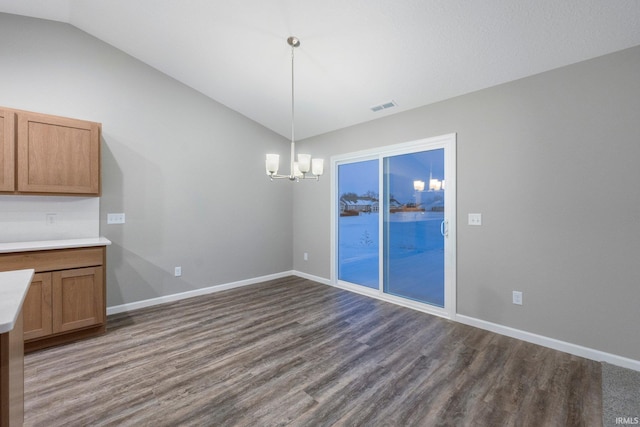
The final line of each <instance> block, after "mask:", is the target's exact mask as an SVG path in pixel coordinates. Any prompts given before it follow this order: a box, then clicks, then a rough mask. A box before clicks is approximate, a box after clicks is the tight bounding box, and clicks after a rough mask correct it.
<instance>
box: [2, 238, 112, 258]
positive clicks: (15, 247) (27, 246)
mask: <svg viewBox="0 0 640 427" xmlns="http://www.w3.org/2000/svg"><path fill="white" fill-rule="evenodd" d="M110 244H111V241H110V240H109V239H106V238H104V237H92V238H87V239H67V240H41V241H36V242H12V243H0V254H2V253H5V254H6V253H11V252H29V251H47V250H50V249H71V248H86V247H91V246H109V245H110Z"/></svg>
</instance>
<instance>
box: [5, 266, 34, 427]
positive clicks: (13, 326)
mask: <svg viewBox="0 0 640 427" xmlns="http://www.w3.org/2000/svg"><path fill="white" fill-rule="evenodd" d="M33 274H34V270H32V269H28V270H15V271H6V272H0V427H8V426H21V425H22V423H23V421H24V338H23V331H22V325H23V322H22V304H23V302H24V299H25V297H26V295H27V291H28V290H29V285H30V283H31V279H32V278H33Z"/></svg>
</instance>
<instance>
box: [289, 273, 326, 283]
mask: <svg viewBox="0 0 640 427" xmlns="http://www.w3.org/2000/svg"><path fill="white" fill-rule="evenodd" d="M291 274H293V275H294V276H298V277H302V278H303V279H308V280H313V281H314V282H318V283H322V284H323V285H331V280H329V279H325V278H324V277H320V276H314V275H312V274H307V273H303V272H302V271H297V270H293V271H292V272H291Z"/></svg>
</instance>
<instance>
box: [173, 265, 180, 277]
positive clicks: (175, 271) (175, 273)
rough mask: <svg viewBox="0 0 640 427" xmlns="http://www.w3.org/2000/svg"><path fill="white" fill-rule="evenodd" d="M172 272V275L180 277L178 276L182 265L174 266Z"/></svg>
mask: <svg viewBox="0 0 640 427" xmlns="http://www.w3.org/2000/svg"><path fill="white" fill-rule="evenodd" d="M173 274H174V276H176V277H180V276H182V267H179V266H178V267H176V268H175V269H174V272H173Z"/></svg>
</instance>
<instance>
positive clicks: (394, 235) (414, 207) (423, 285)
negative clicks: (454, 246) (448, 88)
mask: <svg viewBox="0 0 640 427" xmlns="http://www.w3.org/2000/svg"><path fill="white" fill-rule="evenodd" d="M444 192H445V180H444V149H443V148H439V149H434V150H429V151H420V152H416V153H409V154H402V155H397V156H390V157H385V158H384V195H385V201H386V203H385V206H386V208H385V210H384V239H383V240H384V243H383V244H384V269H383V270H384V292H385V293H388V294H391V295H395V296H399V297H403V298H408V299H411V300H414V301H418V302H422V303H426V304H431V305H435V306H438V307H444V295H445V283H444V268H445V266H444V259H445V258H444V244H445V238H444V233H445V219H444V208H445V204H444Z"/></svg>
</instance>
